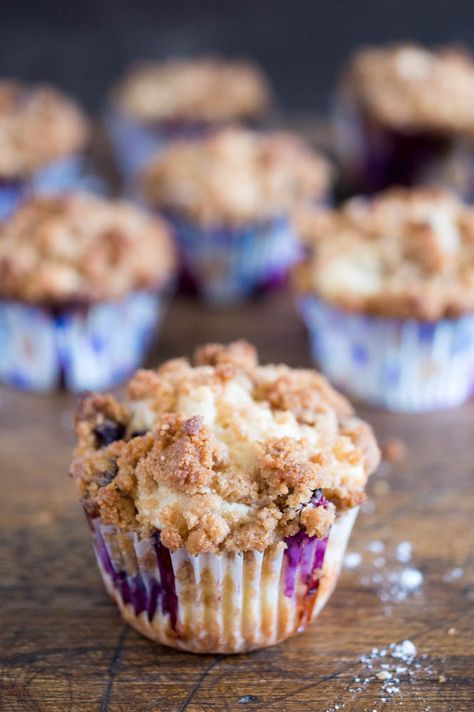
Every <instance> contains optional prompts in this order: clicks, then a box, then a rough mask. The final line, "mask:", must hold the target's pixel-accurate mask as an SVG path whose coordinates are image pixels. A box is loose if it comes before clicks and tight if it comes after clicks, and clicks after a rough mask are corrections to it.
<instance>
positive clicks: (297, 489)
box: [71, 342, 379, 554]
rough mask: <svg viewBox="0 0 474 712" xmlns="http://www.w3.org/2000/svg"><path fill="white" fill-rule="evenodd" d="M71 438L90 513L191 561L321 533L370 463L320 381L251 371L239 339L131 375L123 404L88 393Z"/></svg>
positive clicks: (364, 433) (366, 448)
mask: <svg viewBox="0 0 474 712" xmlns="http://www.w3.org/2000/svg"><path fill="white" fill-rule="evenodd" d="M77 435H78V445H77V447H76V450H75V453H74V459H73V463H72V466H71V474H72V476H73V478H74V481H75V484H76V487H77V490H78V493H79V495H80V498H81V501H82V503H83V505H84V506H85V508H86V510H87V511H88V512H89V515H90V516H91V517H97V516H100V517H101V519H102V520H103V521H104V523H109V524H115V525H117V526H119V527H122V528H125V529H127V530H133V531H136V532H137V533H138V534H139V535H143V536H148V535H149V534H150V533H151V532H152V531H155V530H158V531H159V533H160V537H161V540H162V542H163V544H164V545H165V546H167V547H169V548H170V549H173V550H175V549H179V548H181V547H186V549H187V550H188V551H189V552H190V553H191V554H199V553H202V552H214V553H217V552H220V551H229V552H240V551H249V550H264V549H266V548H267V547H268V546H271V545H273V544H276V543H278V542H280V541H283V540H284V539H285V537H287V536H290V535H292V534H295V533H296V532H298V531H300V530H302V529H303V530H305V531H306V532H307V533H308V534H309V535H311V536H318V537H323V536H326V534H327V533H328V531H329V527H330V526H331V524H332V523H333V521H334V519H335V517H336V515H337V512H338V511H340V510H344V509H346V508H351V507H354V506H356V505H358V504H360V503H361V502H363V501H364V498H365V495H364V487H365V483H366V481H367V478H368V476H369V475H370V474H371V473H372V472H373V471H374V470H375V468H376V467H377V465H378V462H379V450H378V447H377V444H376V441H375V438H374V436H373V433H372V431H371V429H370V427H369V426H368V425H367V424H366V423H364V422H363V421H362V420H359V419H358V418H357V417H355V415H354V413H353V411H352V408H351V406H350V404H349V402H348V401H347V400H346V399H345V398H344V397H343V396H341V395H339V394H338V393H336V392H335V391H334V390H333V389H332V388H331V386H330V385H329V384H328V382H327V381H326V380H325V379H324V378H323V377H322V376H321V375H320V374H319V373H317V372H315V371H311V370H294V369H290V368H288V367H287V366H284V365H267V366H262V365H259V363H258V361H257V355H256V352H255V350H254V349H253V347H252V346H250V345H249V344H248V343H246V342H234V343H232V344H230V345H229V346H221V345H217V344H209V345H207V346H205V347H203V348H201V349H199V350H198V351H197V353H196V355H195V359H194V366H193V365H191V364H190V363H189V362H188V361H187V360H185V359H175V360H172V361H168V362H166V363H165V364H163V365H162V366H161V367H160V368H158V369H157V370H156V371H146V370H140V371H138V372H137V373H136V375H135V376H134V377H133V378H132V379H131V381H130V382H129V383H128V388H127V400H126V402H125V403H118V402H117V401H116V400H115V398H114V397H113V396H104V395H92V394H91V395H88V396H87V397H85V399H84V400H83V401H82V403H81V405H80V408H79V410H78V414H77ZM322 495H324V497H325V500H326V503H325V505H324V506H317V502H318V500H320V499H321V497H322Z"/></svg>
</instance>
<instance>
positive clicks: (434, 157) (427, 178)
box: [334, 99, 474, 200]
mask: <svg viewBox="0 0 474 712" xmlns="http://www.w3.org/2000/svg"><path fill="white" fill-rule="evenodd" d="M334 126H335V136H336V145H337V153H338V155H339V157H340V160H341V162H342V164H343V166H344V170H343V173H344V174H345V177H346V180H347V182H348V184H349V185H348V186H346V187H347V188H352V189H353V190H358V191H362V192H364V191H368V192H374V191H378V190H382V189H384V188H387V187H389V186H390V185H399V184H400V185H417V184H419V183H430V184H434V185H439V186H444V187H446V188H448V189H450V190H452V191H454V192H456V193H457V194H458V195H460V196H461V197H462V198H465V199H467V200H470V199H472V198H473V197H474V145H473V144H472V142H471V143H469V142H468V141H466V140H463V139H462V138H461V137H456V136H454V135H453V136H451V137H450V136H446V137H443V136H435V135H430V134H429V133H428V132H426V133H423V132H422V131H420V132H417V133H413V132H412V133H407V134H404V133H401V132H397V131H396V130H392V129H390V128H385V127H384V126H382V125H379V124H377V123H376V122H375V121H373V120H370V119H369V118H368V117H366V116H365V115H364V113H363V112H362V111H361V110H360V109H359V108H358V106H357V105H356V104H355V103H354V102H351V101H349V100H346V99H337V100H336V102H335V108H334Z"/></svg>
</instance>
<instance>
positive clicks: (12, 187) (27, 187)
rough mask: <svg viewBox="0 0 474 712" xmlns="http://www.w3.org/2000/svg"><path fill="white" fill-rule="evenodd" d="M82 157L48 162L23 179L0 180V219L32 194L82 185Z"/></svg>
mask: <svg viewBox="0 0 474 712" xmlns="http://www.w3.org/2000/svg"><path fill="white" fill-rule="evenodd" d="M83 166H84V159H83V158H82V157H81V156H78V155H73V156H68V157H67V158H62V159H60V160H58V161H55V162H54V163H50V164H48V165H47V166H45V167H44V168H41V169H40V170H38V171H36V173H34V174H33V175H32V176H30V177H29V178H27V179H25V180H21V179H12V180H6V179H5V180H0V220H5V219H6V218H7V217H8V216H9V215H11V214H12V213H13V212H14V211H15V210H16V209H17V208H18V207H19V205H20V203H21V202H22V201H23V200H26V199H27V198H30V197H32V196H33V195H37V194H41V195H50V194H55V193H62V192H65V191H68V190H71V189H72V188H75V187H78V186H80V185H82V179H83Z"/></svg>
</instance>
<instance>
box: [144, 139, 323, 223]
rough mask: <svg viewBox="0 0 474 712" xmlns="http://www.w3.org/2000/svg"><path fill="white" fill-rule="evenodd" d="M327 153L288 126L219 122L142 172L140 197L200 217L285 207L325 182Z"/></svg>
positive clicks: (231, 218) (225, 217)
mask: <svg viewBox="0 0 474 712" xmlns="http://www.w3.org/2000/svg"><path fill="white" fill-rule="evenodd" d="M330 173H331V171H330V168H329V164H328V163H327V161H326V160H325V159H324V158H322V157H321V156H319V155H318V154H316V153H314V152H313V151H311V150H310V149H309V148H308V147H307V146H306V145H305V144H304V143H303V142H302V141H301V140H300V139H299V138H298V137H296V136H293V135H292V134H289V133H283V132H275V133H268V134H258V133H255V132H253V131H249V130H247V129H241V128H229V129H223V130H221V131H219V132H217V133H215V134H213V135H212V136H208V137H206V138H203V139H201V140H199V141H177V142H175V143H174V144H173V145H172V146H170V147H169V148H168V149H167V150H166V151H165V152H164V153H162V154H160V155H159V156H157V157H156V158H155V159H153V160H152V161H151V163H150V164H149V166H148V167H147V169H146V170H145V173H144V176H143V186H144V192H145V195H146V198H147V199H148V201H149V202H150V203H151V204H152V205H154V206H157V207H159V208H162V209H166V210H170V211H172V212H175V213H177V214H178V215H179V216H181V217H184V218H186V219H189V220H192V221H195V222H198V223H201V224H203V225H213V224H217V225H220V224H229V223H230V224H232V225H239V224H246V223H249V222H255V221H262V220H268V219H272V218H275V217H279V216H281V215H284V214H285V213H288V211H290V210H291V209H293V208H294V207H295V206H296V205H297V204H300V203H302V202H307V201H310V200H313V199H314V198H317V197H319V198H321V197H322V196H324V194H325V193H326V191H327V189H328V185H329V181H330Z"/></svg>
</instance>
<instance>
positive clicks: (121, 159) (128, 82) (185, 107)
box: [107, 57, 271, 179]
mask: <svg viewBox="0 0 474 712" xmlns="http://www.w3.org/2000/svg"><path fill="white" fill-rule="evenodd" d="M270 103H271V92H270V88H269V84H268V81H267V79H266V77H265V76H264V74H263V72H262V71H261V70H260V69H259V68H258V67H257V66H256V65H255V64H253V63H252V62H250V61H248V60H229V59H223V58H220V57H197V58H194V59H169V60H167V61H163V62H157V61H155V62H152V61H149V62H142V63H141V64H138V65H135V66H133V67H131V68H130V69H129V71H128V72H127V73H126V75H125V77H124V78H123V79H122V81H121V82H120V83H119V85H118V86H117V87H116V88H115V90H114V91H113V92H112V94H111V98H110V102H109V110H108V113H107V124H108V127H109V130H110V136H111V139H112V143H113V146H114V149H115V154H116V158H117V161H118V164H119V167H120V168H121V169H122V172H123V175H124V178H125V179H130V178H133V176H134V175H136V173H137V169H138V168H139V167H140V166H141V165H142V163H143V162H144V160H146V159H147V158H148V157H149V154H150V153H151V152H154V153H156V152H157V151H159V150H160V149H161V148H163V147H164V146H166V144H168V143H169V142H170V141H173V140H175V139H177V138H186V139H193V138H196V137H199V136H203V135H204V134H208V133H210V132H212V131H214V130H215V129H217V128H222V127H223V126H226V125H228V124H234V123H238V124H255V123H257V122H259V121H260V120H261V118H262V116H263V115H264V114H265V113H266V112H267V110H268V108H269V106H270Z"/></svg>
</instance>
